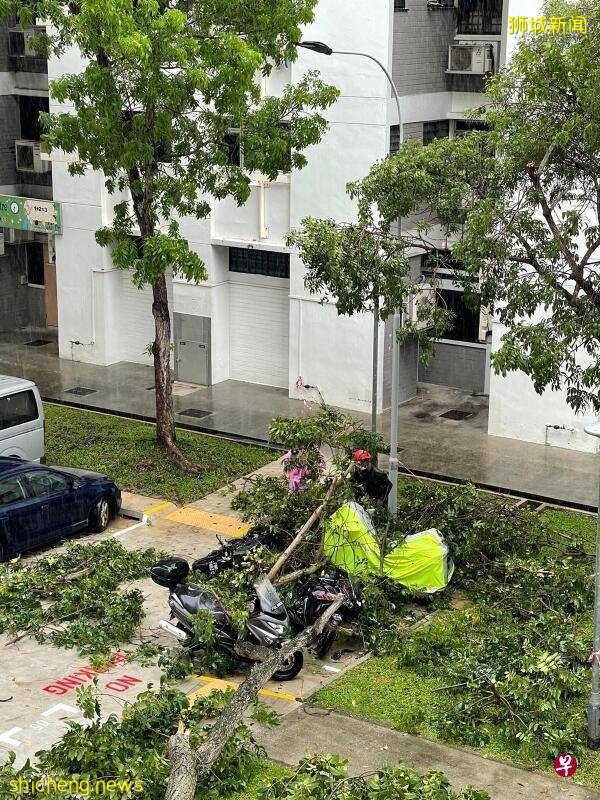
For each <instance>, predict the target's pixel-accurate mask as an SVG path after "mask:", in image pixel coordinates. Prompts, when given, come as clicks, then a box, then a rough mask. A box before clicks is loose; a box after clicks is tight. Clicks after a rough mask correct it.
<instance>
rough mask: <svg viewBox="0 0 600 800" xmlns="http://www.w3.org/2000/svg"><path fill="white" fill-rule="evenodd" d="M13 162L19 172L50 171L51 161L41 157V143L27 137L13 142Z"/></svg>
mask: <svg viewBox="0 0 600 800" xmlns="http://www.w3.org/2000/svg"><path fill="white" fill-rule="evenodd" d="M15 162H16V165H17V169H18V170H19V172H50V170H51V169H52V163H51V162H50V161H47V160H45V159H43V158H42V143H41V142H34V141H30V140H29V139H17V141H16V142H15Z"/></svg>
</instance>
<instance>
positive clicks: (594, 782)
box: [311, 510, 600, 789]
mask: <svg viewBox="0 0 600 800" xmlns="http://www.w3.org/2000/svg"><path fill="white" fill-rule="evenodd" d="M543 519H544V521H545V523H546V525H547V527H548V529H549V530H550V531H552V532H553V533H554V535H555V536H556V537H558V538H561V537H562V536H565V535H566V536H569V537H575V538H578V539H579V540H580V541H584V542H585V546H586V550H589V551H590V552H593V548H594V542H595V536H596V522H595V519H594V518H593V517H590V516H587V515H582V514H574V513H570V512H566V511H561V510H549V511H546V512H545V513H544V514H543ZM459 614H460V612H457V613H456V614H447V615H443V616H441V617H440V618H438V619H437V620H436V622H435V623H434V624H433V625H432V626H431V628H430V630H431V631H432V640H433V642H434V644H435V642H436V641H437V642H440V643H441V642H443V640H444V639H445V638H447V637H448V636H451V635H452V631H451V628H452V622H453V621H454V620H456V619H457V618H458V616H459ZM588 624H589V619H587V615H586V621H585V622H582V626H585V628H586V634H587V627H588ZM589 633H590V637H591V626H590V631H589ZM467 635H469V636H470V637H471V640H472V643H473V647H474V648H475V649H476V647H477V637H478V632H477V628H476V627H474V628H473V629H472V633H470V634H469V633H467ZM590 641H591V639H590ZM445 683H446V681H445V680H444V678H443V677H440V678H432V677H431V665H428V664H423V665H416V666H415V665H413V666H411V667H402V668H398V662H397V659H396V657H394V656H388V657H374V658H372V659H370V660H369V661H367V662H365V663H364V664H362V665H360V666H359V667H357V668H356V669H354V670H350V671H348V672H346V673H345V674H344V675H342V676H341V677H340V678H338V679H337V680H336V681H335V682H333V683H331V684H329V685H328V686H327V687H325V688H324V689H321V690H320V691H319V692H317V694H316V695H314V696H313V698H311V702H313V703H314V704H315V705H319V706H322V707H326V708H331V709H334V710H336V711H341V712H343V713H346V714H349V715H353V716H358V717H363V718H365V719H368V720H372V721H373V722H377V723H380V724H384V725H389V726H390V727H392V728H395V729H397V730H401V731H403V732H406V733H412V734H419V735H422V736H426V737H427V738H430V739H434V740H438V741H445V742H447V743H448V744H457V745H460V746H461V747H464V744H463V743H462V742H460V740H458V739H457V738H455V737H453V730H452V727H445V726H444V724H443V719H444V716H445V714H446V712H447V711H448V710H449V709H450V708H451V707H453V706H456V704H457V703H459V702H460V701H461V695H460V694H458V695H457V694H456V693H450V692H449V691H447V690H445V689H444V688H443V687H444V685H445ZM586 704H587V698H586V697H585V696H583V697H581V698H580V700H578V702H577V704H576V706H575V705H574V706H573V707H571V708H569V709H568V711H570V712H572V713H573V714H576V715H578V716H580V717H581V719H584V717H585V711H586ZM471 749H473V750H474V752H480V753H481V754H482V755H483V756H484V757H488V758H497V759H500V760H504V761H510V762H513V763H515V764H518V765H521V766H525V767H529V768H534V769H538V770H541V771H545V772H549V773H553V769H552V764H551V761H550V760H549V759H548V757H547V755H546V753H545V752H543V750H542V749H541V748H537V747H536V746H535V745H533V744H531V743H524V744H521V745H520V746H517V745H515V744H513V743H511V742H510V741H509V740H507V738H506V737H505V736H504V735H503V732H502V730H501V727H500V726H496V727H494V726H490V728H489V736H488V739H487V742H486V744H485V745H484V746H482V747H481V748H480V749H479V750H476V749H474V748H471ZM575 780H576V781H577V782H578V783H583V784H585V785H587V786H591V787H593V788H595V789H598V788H599V787H600V752H593V751H590V750H585V751H584V753H583V755H582V756H581V758H580V767H579V770H578V771H577V773H576V776H575Z"/></svg>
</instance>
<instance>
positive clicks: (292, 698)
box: [259, 689, 302, 703]
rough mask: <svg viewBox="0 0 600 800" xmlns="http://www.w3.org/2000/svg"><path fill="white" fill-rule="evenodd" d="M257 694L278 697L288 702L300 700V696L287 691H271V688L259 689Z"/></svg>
mask: <svg viewBox="0 0 600 800" xmlns="http://www.w3.org/2000/svg"><path fill="white" fill-rule="evenodd" d="M259 694H262V695H264V696H265V697H278V698H279V699H280V700H287V701H288V703H296V702H300V703H301V702H302V698H301V697H296V696H295V695H293V694H288V693H287V692H273V691H271V689H261V690H260V692H259Z"/></svg>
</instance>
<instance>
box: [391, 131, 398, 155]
mask: <svg viewBox="0 0 600 800" xmlns="http://www.w3.org/2000/svg"><path fill="white" fill-rule="evenodd" d="M399 149H400V125H392V126H391V127H390V154H391V155H394V153H397V152H398V150H399Z"/></svg>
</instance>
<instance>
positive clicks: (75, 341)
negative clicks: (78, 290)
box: [70, 269, 104, 361]
mask: <svg viewBox="0 0 600 800" xmlns="http://www.w3.org/2000/svg"><path fill="white" fill-rule="evenodd" d="M97 272H104V270H97V269H93V270H92V279H91V280H92V314H91V318H92V337H91V340H90V341H89V342H80V341H79V340H78V339H70V344H71V361H75V358H74V353H73V347H93V346H94V345H95V344H96V292H95V291H94V275H95V274H96V273H97Z"/></svg>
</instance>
